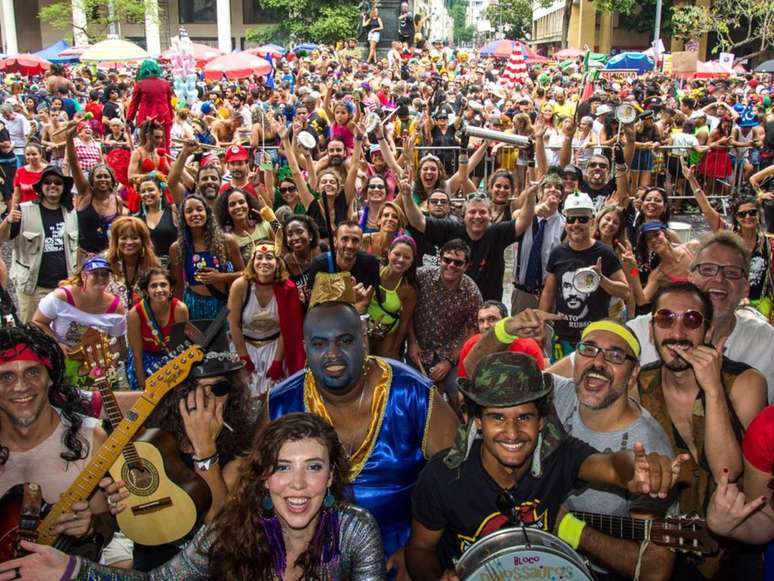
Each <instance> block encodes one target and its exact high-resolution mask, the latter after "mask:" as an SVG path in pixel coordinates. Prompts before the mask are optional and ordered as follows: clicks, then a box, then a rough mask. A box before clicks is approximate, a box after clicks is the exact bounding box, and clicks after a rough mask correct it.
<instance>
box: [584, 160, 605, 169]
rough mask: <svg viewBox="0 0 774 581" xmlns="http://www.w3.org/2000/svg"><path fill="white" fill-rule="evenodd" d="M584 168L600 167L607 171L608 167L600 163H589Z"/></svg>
mask: <svg viewBox="0 0 774 581" xmlns="http://www.w3.org/2000/svg"><path fill="white" fill-rule="evenodd" d="M586 167H590V168H595V167H601V168H602V169H607V168H608V167H610V166H609V165H607V164H606V163H605V162H602V161H590V162H589V163H588V165H587V166H586Z"/></svg>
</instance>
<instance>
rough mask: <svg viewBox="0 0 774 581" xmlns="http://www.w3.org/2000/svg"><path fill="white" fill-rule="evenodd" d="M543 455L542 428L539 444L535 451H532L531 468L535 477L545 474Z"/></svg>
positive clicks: (539, 433) (539, 434)
mask: <svg viewBox="0 0 774 581" xmlns="http://www.w3.org/2000/svg"><path fill="white" fill-rule="evenodd" d="M542 455H543V430H540V432H538V439H537V446H535V451H534V452H532V469H531V470H530V473H531V474H532V476H533V478H540V477H541V476H543V465H542V461H541V460H542V459H541V457H542Z"/></svg>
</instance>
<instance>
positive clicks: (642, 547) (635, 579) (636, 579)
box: [632, 540, 650, 581]
mask: <svg viewBox="0 0 774 581" xmlns="http://www.w3.org/2000/svg"><path fill="white" fill-rule="evenodd" d="M649 542H650V541H648V540H644V541H642V542H641V543H640V551H639V553H638V554H637V566H636V567H635V568H634V577H633V578H632V579H633V581H639V579H640V569H641V567H642V557H643V556H644V555H645V549H647V548H648V543H649Z"/></svg>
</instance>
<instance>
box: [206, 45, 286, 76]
mask: <svg viewBox="0 0 774 581" xmlns="http://www.w3.org/2000/svg"><path fill="white" fill-rule="evenodd" d="M271 71H272V67H271V64H270V63H269V62H268V61H266V60H264V59H262V58H261V57H259V56H255V55H254V54H250V53H247V52H235V53H230V54H224V55H223V56H219V57H218V58H216V59H213V60H211V61H210V62H208V63H207V64H206V65H204V78H205V79H208V80H211V81H217V80H220V79H222V78H223V75H226V77H227V78H229V79H244V78H247V77H249V76H250V75H252V74H256V75H268V74H269V73H270V72H271Z"/></svg>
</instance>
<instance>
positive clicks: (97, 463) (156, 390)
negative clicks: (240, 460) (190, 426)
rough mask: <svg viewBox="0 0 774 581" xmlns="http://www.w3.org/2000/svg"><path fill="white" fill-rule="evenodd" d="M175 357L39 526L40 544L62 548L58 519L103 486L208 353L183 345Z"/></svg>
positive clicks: (147, 386) (149, 381)
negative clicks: (155, 414) (161, 405)
mask: <svg viewBox="0 0 774 581" xmlns="http://www.w3.org/2000/svg"><path fill="white" fill-rule="evenodd" d="M173 354H174V355H175V357H174V359H171V360H170V361H169V362H167V363H166V364H165V365H164V366H163V367H161V369H159V370H158V371H156V372H155V373H154V374H153V375H151V376H150V377H149V378H148V379H147V380H146V382H145V391H144V392H143V393H142V395H140V398H139V399H138V400H137V402H136V403H135V404H134V406H132V409H131V410H129V412H128V413H127V415H126V417H125V418H124V419H123V420H121V422H119V424H118V425H117V426H116V428H115V429H114V430H113V432H112V433H111V434H110V436H108V438H107V440H105V443H104V444H102V446H101V447H100V449H99V450H98V451H97V452H96V453H95V454H94V456H93V457H92V459H91V462H89V464H88V465H87V466H86V467H85V468H84V469H83V471H82V472H81V473H80V475H79V476H78V477H77V478H76V479H75V480H74V481H73V483H72V484H71V485H70V487H69V488H68V489H67V490H66V491H65V492H64V494H62V496H61V497H60V499H59V502H57V503H56V504H55V505H54V506H53V507H52V508H51V510H50V511H49V513H48V514H47V515H46V516H45V518H44V519H43V520H42V521H41V523H40V524H39V525H38V528H37V542H38V543H40V544H43V545H53V546H55V547H57V548H59V547H60V543H61V542H62V541H63V540H64V539H63V537H62V536H61V535H59V536H58V535H57V534H55V533H54V531H53V529H54V526H55V523H56V520H57V518H59V517H60V516H61V515H63V514H65V513H68V512H72V507H73V504H75V503H76V502H78V501H81V500H87V499H88V498H89V497H90V496H91V495H92V493H93V492H94V490H95V489H96V488H97V486H98V485H99V481H100V480H101V479H102V477H103V476H104V475H105V474H106V473H107V471H108V470H109V469H110V467H111V466H112V465H113V464H114V463H115V461H116V459H117V458H118V457H119V456H120V455H121V452H122V450H123V449H124V446H126V445H127V444H128V443H129V441H130V440H131V439H132V437H133V436H134V435H135V434H136V433H137V432H138V431H139V429H140V428H141V427H142V424H143V423H144V422H145V420H146V419H148V416H149V415H150V414H151V412H152V411H153V410H154V409H155V407H156V406H157V405H158V403H159V402H160V401H161V399H162V398H163V397H164V396H165V395H166V394H167V393H169V392H170V391H172V390H173V389H174V388H175V386H177V385H178V384H179V383H181V382H182V381H184V380H185V378H186V377H188V374H189V373H190V371H191V368H192V367H193V366H194V364H196V363H198V362H199V361H201V360H202V359H204V351H203V350H202V349H201V347H199V346H198V345H189V346H187V347H185V346H181V347H180V348H178V349H177V350H176V351H175V352H174V353H173Z"/></svg>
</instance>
